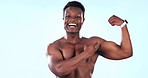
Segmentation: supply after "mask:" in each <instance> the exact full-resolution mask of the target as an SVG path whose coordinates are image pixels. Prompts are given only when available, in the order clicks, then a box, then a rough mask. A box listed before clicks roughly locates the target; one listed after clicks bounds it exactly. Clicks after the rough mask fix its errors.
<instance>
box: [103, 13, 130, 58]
mask: <svg viewBox="0 0 148 78" xmlns="http://www.w3.org/2000/svg"><path fill="white" fill-rule="evenodd" d="M108 21H109V23H110V24H111V25H112V26H115V25H117V26H121V25H122V24H123V23H124V20H122V19H121V18H119V17H117V16H115V15H113V16H112V17H110V18H109V20H108ZM121 31H122V40H121V44H120V45H117V44H116V43H115V42H112V41H103V42H102V44H101V50H102V53H101V55H102V56H104V57H106V58H109V59H115V60H119V59H125V58H128V57H131V56H132V54H133V51H132V43H131V39H130V35H129V32H128V28H127V25H126V24H125V25H124V26H123V27H121Z"/></svg>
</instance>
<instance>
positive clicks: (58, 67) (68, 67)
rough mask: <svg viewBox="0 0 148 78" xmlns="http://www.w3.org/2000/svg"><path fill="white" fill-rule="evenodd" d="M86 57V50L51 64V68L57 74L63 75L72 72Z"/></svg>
mask: <svg viewBox="0 0 148 78" xmlns="http://www.w3.org/2000/svg"><path fill="white" fill-rule="evenodd" d="M86 58H87V52H82V53H81V54H79V55H77V56H75V57H73V58H70V59H66V60H62V61H59V62H57V63H56V64H54V65H52V67H51V70H52V71H53V72H54V73H55V74H56V75H57V76H65V75H68V74H70V73H71V72H73V71H74V70H75V69H76V68H77V66H78V65H79V63H80V62H81V61H82V60H84V59H86Z"/></svg>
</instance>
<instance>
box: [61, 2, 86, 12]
mask: <svg viewBox="0 0 148 78" xmlns="http://www.w3.org/2000/svg"><path fill="white" fill-rule="evenodd" d="M70 6H72V7H78V8H80V9H81V10H82V11H83V15H84V13H85V8H84V6H83V5H82V4H81V3H80V2H78V1H69V2H68V3H67V4H66V5H65V7H64V8H63V15H64V12H65V10H66V9H67V8H68V7H70Z"/></svg>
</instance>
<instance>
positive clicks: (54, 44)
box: [48, 38, 63, 50]
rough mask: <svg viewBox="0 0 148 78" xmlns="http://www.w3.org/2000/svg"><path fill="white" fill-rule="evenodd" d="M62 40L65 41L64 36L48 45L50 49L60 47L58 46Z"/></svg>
mask: <svg viewBox="0 0 148 78" xmlns="http://www.w3.org/2000/svg"><path fill="white" fill-rule="evenodd" d="M62 42H63V38H60V39H57V40H55V41H54V42H52V43H50V44H49V45H48V50H50V49H51V50H53V49H58V47H59V46H60V44H61V43H62Z"/></svg>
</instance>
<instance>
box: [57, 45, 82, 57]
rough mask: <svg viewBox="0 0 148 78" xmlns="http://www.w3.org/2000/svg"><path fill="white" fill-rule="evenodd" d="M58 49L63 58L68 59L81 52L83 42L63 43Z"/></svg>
mask: <svg viewBox="0 0 148 78" xmlns="http://www.w3.org/2000/svg"><path fill="white" fill-rule="evenodd" d="M60 50H61V54H62V56H63V57H64V59H69V58H72V57H75V56H76V55H78V54H80V53H81V52H83V51H84V44H83V43H79V44H71V43H63V44H62V46H61V48H60Z"/></svg>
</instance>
